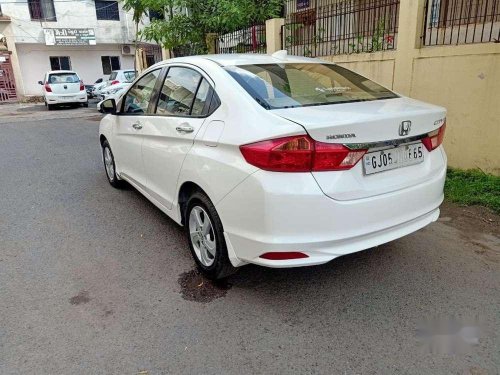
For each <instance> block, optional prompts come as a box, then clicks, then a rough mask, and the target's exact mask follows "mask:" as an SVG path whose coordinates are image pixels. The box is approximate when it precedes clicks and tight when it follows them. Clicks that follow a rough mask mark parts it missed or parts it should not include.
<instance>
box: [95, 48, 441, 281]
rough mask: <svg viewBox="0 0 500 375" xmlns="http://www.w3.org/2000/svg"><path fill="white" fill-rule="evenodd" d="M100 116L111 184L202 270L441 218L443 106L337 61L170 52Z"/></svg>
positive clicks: (368, 238) (323, 254)
mask: <svg viewBox="0 0 500 375" xmlns="http://www.w3.org/2000/svg"><path fill="white" fill-rule="evenodd" d="M101 111H102V112H105V113H109V114H108V115H107V116H105V117H104V118H103V119H102V121H101V124H100V134H99V135H100V143H101V146H102V152H103V160H104V166H105V170H106V174H107V177H108V180H109V182H110V183H111V185H113V186H115V187H118V186H120V185H121V183H122V182H123V180H125V181H128V182H129V183H130V184H131V185H133V186H134V187H135V188H136V189H137V190H139V191H140V192H141V193H142V194H144V195H145V196H146V197H147V198H148V199H149V200H151V202H153V203H154V204H155V205H156V206H157V207H159V208H160V209H161V210H162V211H163V212H165V213H166V214H167V215H168V216H170V217H171V218H172V219H173V220H175V221H176V222H177V223H179V224H181V225H184V226H185V228H186V233H187V238H188V241H189V245H190V248H191V252H192V255H193V257H194V259H195V261H196V263H197V265H198V267H199V268H200V269H201V270H202V271H203V272H204V273H205V274H206V275H207V276H208V277H211V278H221V277H224V276H227V275H229V274H230V273H232V272H233V271H234V270H235V269H236V268H237V267H239V266H242V265H244V264H246V263H254V264H258V265H263V266H268V267H296V266H309V265H315V264H321V263H325V262H328V261H330V260H332V259H334V258H336V257H338V256H341V255H344V254H348V253H352V252H355V251H359V250H363V249H368V248H371V247H374V246H377V245H380V244H382V243H385V242H388V241H392V240H394V239H397V238H399V237H402V236H405V235H407V234H409V233H412V232H414V231H416V230H418V229H420V228H422V227H424V226H426V225H427V224H429V223H431V222H433V221H435V220H436V219H437V218H438V216H439V206H440V204H441V202H442V200H443V185H444V181H445V174H446V155H445V152H444V150H443V147H442V146H441V143H442V141H443V135H444V130H445V115H446V112H445V109H444V108H441V107H437V106H434V105H430V104H426V103H422V102H420V101H417V100H413V99H410V98H407V97H404V96H401V95H398V94H396V93H394V92H392V91H390V90H388V89H386V88H384V87H382V86H380V85H379V84H377V83H375V82H373V81H371V80H369V79H367V78H364V77H362V76H360V75H358V74H356V73H353V72H352V71H349V70H348V69H346V68H343V67H340V66H338V65H335V64H332V63H327V62H324V61H321V60H317V59H310V58H303V57H293V56H286V54H285V53H283V52H280V53H276V54H274V55H272V56H266V55H253V54H252V55H206V56H191V57H184V58H175V59H171V60H168V61H164V62H161V63H158V64H156V65H154V66H152V67H150V68H149V69H148V70H146V71H145V72H144V73H143V74H142V75H141V76H140V77H139V78H138V79H136V81H135V82H134V83H133V84H132V86H131V88H130V89H129V90H128V91H127V92H126V94H125V95H123V96H122V97H121V98H120V99H119V100H118V102H115V101H114V100H113V99H110V100H106V101H104V102H103V103H102V106H101Z"/></svg>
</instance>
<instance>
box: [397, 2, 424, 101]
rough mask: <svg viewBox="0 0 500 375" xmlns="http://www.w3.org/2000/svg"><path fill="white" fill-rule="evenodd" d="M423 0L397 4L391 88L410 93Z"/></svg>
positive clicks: (418, 41) (421, 25)
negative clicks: (397, 19) (396, 41)
mask: <svg viewBox="0 0 500 375" xmlns="http://www.w3.org/2000/svg"><path fill="white" fill-rule="evenodd" d="M424 7H425V0H412V1H408V0H406V1H401V2H400V5H399V26H398V45H397V50H396V60H395V62H394V64H395V65H394V83H393V89H394V91H397V92H399V93H401V94H403V95H410V92H411V81H412V75H413V59H414V58H416V57H417V55H418V53H419V49H420V47H421V40H420V36H421V35H422V27H423V20H424Z"/></svg>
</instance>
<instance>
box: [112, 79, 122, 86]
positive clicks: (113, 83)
mask: <svg viewBox="0 0 500 375" xmlns="http://www.w3.org/2000/svg"><path fill="white" fill-rule="evenodd" d="M117 83H120V81H117V80H114V81H111V84H112V85H116V84H117Z"/></svg>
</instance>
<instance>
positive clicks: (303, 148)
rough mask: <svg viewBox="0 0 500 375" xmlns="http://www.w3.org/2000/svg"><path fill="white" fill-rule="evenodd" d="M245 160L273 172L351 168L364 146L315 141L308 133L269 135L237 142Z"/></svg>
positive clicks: (359, 156)
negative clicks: (261, 139) (289, 135)
mask: <svg viewBox="0 0 500 375" xmlns="http://www.w3.org/2000/svg"><path fill="white" fill-rule="evenodd" d="M240 150H241V153H242V154H243V157H244V158H245V160H246V161H247V162H248V163H249V164H252V165H254V166H256V167H258V168H261V169H264V170H266V171H273V172H319V171H338V170H345V169H350V168H352V167H354V166H355V165H356V163H357V162H358V161H359V159H361V158H362V157H363V155H364V154H365V153H366V151H367V150H364V149H363V150H350V149H348V148H347V147H346V146H344V145H341V144H336V143H322V142H316V141H315V140H314V139H312V138H310V137H309V136H307V135H299V136H294V137H285V138H278V139H271V140H268V141H262V142H257V143H251V144H248V145H243V146H240Z"/></svg>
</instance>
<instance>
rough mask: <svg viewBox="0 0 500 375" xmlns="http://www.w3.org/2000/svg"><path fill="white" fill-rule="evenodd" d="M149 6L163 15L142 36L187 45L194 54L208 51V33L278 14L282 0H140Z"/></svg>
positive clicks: (175, 45)
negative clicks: (164, 15)
mask: <svg viewBox="0 0 500 375" xmlns="http://www.w3.org/2000/svg"><path fill="white" fill-rule="evenodd" d="M142 2H143V4H145V6H146V7H147V8H149V9H154V10H156V11H159V12H163V13H164V14H166V18H165V19H164V20H154V21H152V22H151V23H150V25H148V26H146V27H145V28H144V29H143V30H142V31H141V35H142V36H144V38H146V39H148V40H154V41H155V42H157V43H158V44H160V45H162V46H163V47H164V48H167V49H170V50H174V49H175V48H179V47H183V46H186V45H189V46H191V47H192V48H193V49H194V51H193V52H194V53H205V52H206V51H207V44H206V36H207V34H211V33H216V34H224V33H229V32H232V31H235V30H238V29H242V28H245V27H248V26H250V25H252V24H257V23H263V22H264V21H265V20H267V19H269V18H274V17H278V16H279V14H280V12H281V8H282V4H283V0H142Z"/></svg>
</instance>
